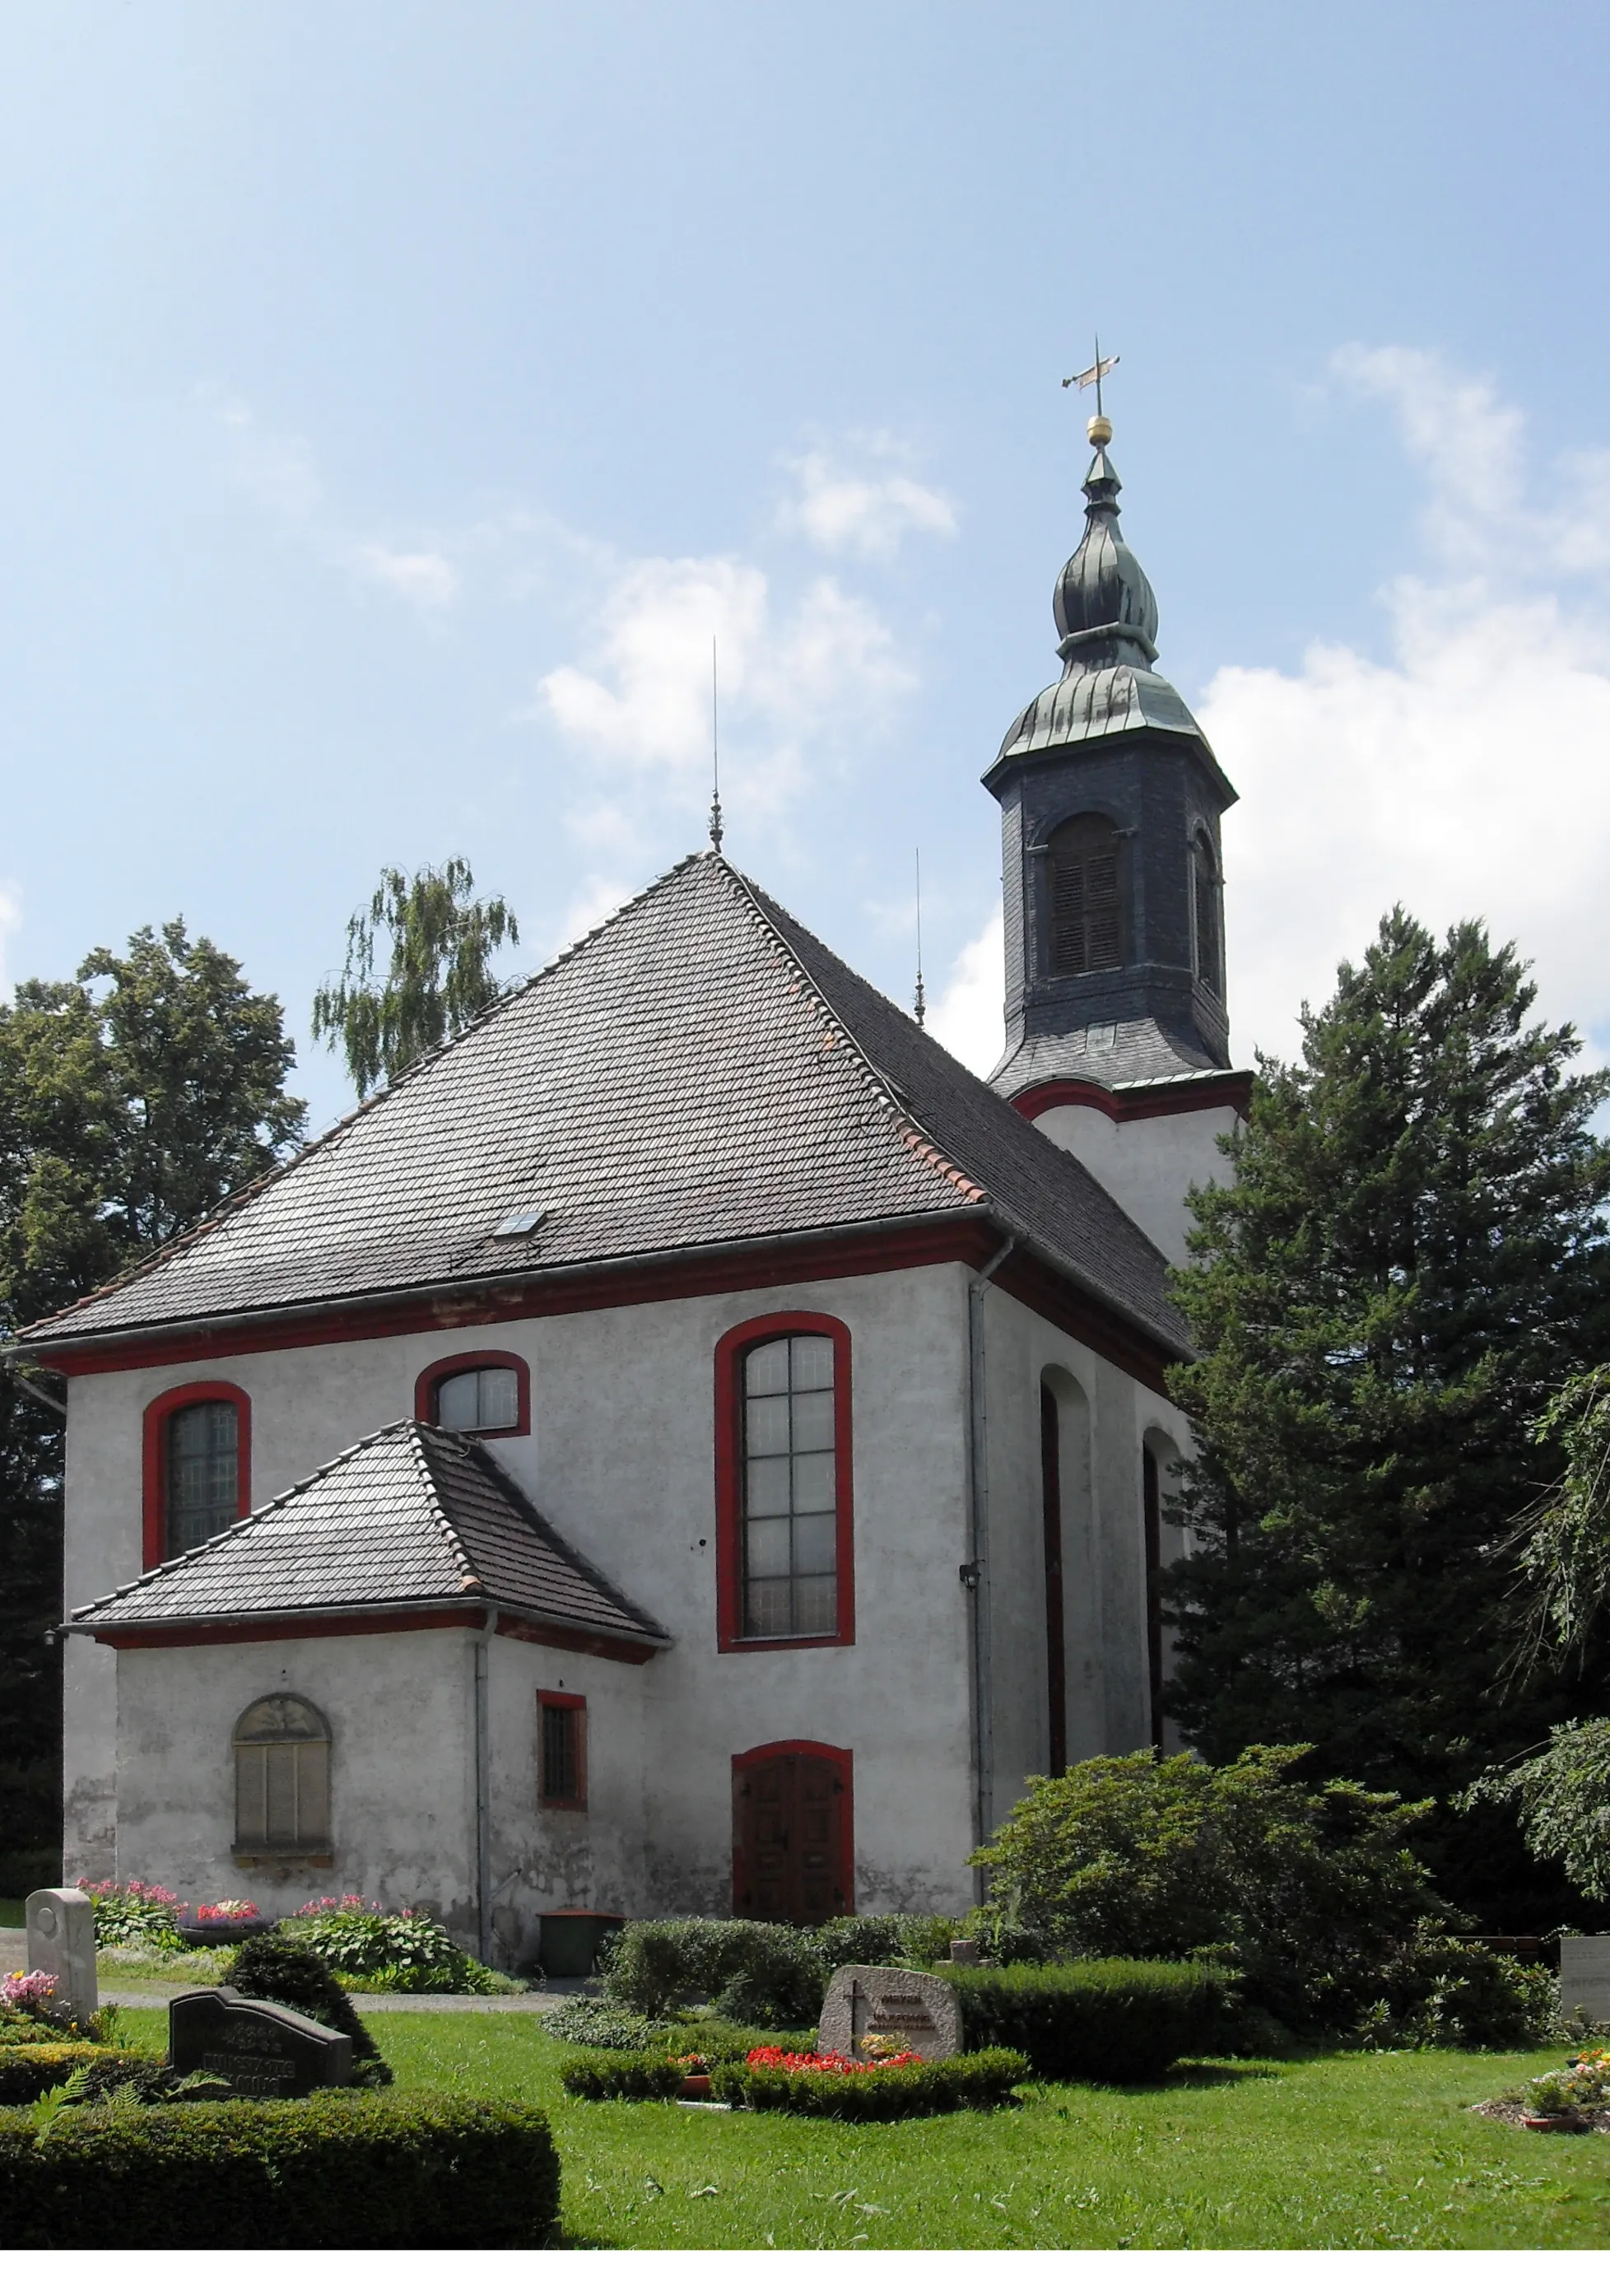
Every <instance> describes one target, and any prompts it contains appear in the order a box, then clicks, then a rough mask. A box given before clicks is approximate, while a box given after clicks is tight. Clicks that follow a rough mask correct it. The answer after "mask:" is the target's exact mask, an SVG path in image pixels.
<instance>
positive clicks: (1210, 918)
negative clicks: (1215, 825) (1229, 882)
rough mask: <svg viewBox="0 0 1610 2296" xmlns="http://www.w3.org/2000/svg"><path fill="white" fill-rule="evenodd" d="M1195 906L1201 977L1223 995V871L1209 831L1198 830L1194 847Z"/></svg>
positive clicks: (1198, 977)
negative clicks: (1220, 935) (1216, 860)
mask: <svg viewBox="0 0 1610 2296" xmlns="http://www.w3.org/2000/svg"><path fill="white" fill-rule="evenodd" d="M1190 876H1191V897H1192V898H1191V906H1192V908H1193V910H1194V912H1195V916H1196V935H1197V979H1198V980H1200V981H1201V982H1202V983H1203V984H1204V986H1205V987H1206V988H1211V989H1212V990H1213V992H1214V996H1222V995H1223V993H1224V992H1223V988H1222V975H1221V972H1220V965H1219V883H1218V877H1219V873H1218V870H1217V869H1216V868H1215V866H1214V849H1213V847H1212V846H1211V845H1210V844H1209V842H1208V840H1207V835H1206V832H1205V831H1203V830H1200V829H1199V830H1197V833H1196V835H1195V837H1194V838H1193V839H1192V840H1191V848H1190Z"/></svg>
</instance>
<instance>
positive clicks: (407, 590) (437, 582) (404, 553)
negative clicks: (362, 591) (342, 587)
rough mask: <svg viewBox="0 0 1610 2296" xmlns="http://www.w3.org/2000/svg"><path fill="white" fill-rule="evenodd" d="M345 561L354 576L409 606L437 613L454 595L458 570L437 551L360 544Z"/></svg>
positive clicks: (356, 545)
mask: <svg viewBox="0 0 1610 2296" xmlns="http://www.w3.org/2000/svg"><path fill="white" fill-rule="evenodd" d="M347 563H348V565H349V566H351V567H352V569H353V570H354V572H355V573H358V574H361V575H363V576H364V578H366V579H367V580H369V581H372V582H374V583H376V584H378V585H379V586H380V588H381V589H382V590H389V591H391V592H392V593H393V594H394V595H395V596H396V597H399V598H401V599H403V600H404V601H405V603H407V604H408V605H411V606H421V607H425V608H429V609H433V610H435V611H438V612H439V611H441V610H442V609H443V608H444V607H446V606H450V605H452V603H453V602H454V599H455V598H456V597H457V595H458V588H459V575H458V569H457V567H456V566H454V564H453V562H452V561H451V560H450V559H448V558H446V557H445V556H444V555H443V553H441V552H440V551H439V550H388V549H387V548H386V547H385V545H383V544H382V543H379V542H360V543H356V544H355V545H354V546H353V547H352V549H351V550H349V551H348V553H347Z"/></svg>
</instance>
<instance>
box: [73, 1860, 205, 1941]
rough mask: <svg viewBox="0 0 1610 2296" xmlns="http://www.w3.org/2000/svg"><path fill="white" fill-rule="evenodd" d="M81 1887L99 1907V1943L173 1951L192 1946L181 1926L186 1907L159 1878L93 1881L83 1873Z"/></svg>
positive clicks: (97, 1937) (96, 1907)
mask: <svg viewBox="0 0 1610 2296" xmlns="http://www.w3.org/2000/svg"><path fill="white" fill-rule="evenodd" d="M78 1887H79V1889H81V1890H84V1891H85V1892H86V1895H87V1896H88V1898H89V1899H90V1901H91V1903H92V1904H93V1906H94V1909H95V1943H96V1945H97V1946H98V1947H99V1946H131V1947H141V1948H145V1949H147V1950H154V1951H156V1952H158V1953H170V1954H182V1953H184V1952H185V1951H187V1950H188V1948H187V1947H186V1944H185V1940H184V1939H183V1938H182V1937H181V1936H180V1935H179V1931H178V1928H177V1923H178V1918H179V1915H181V1914H182V1913H184V1910H185V1908H184V1905H183V1904H182V1903H181V1902H180V1900H179V1899H178V1898H176V1896H175V1895H174V1893H173V1891H172V1890H168V1889H164V1888H163V1886H162V1884H161V1883H160V1882H138V1881H129V1882H91V1881H89V1880H88V1879H87V1878H86V1877H85V1876H83V1875H80V1877H79V1881H78Z"/></svg>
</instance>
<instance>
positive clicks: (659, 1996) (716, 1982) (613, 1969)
mask: <svg viewBox="0 0 1610 2296" xmlns="http://www.w3.org/2000/svg"><path fill="white" fill-rule="evenodd" d="M825 1983H826V1980H825V1979H824V1978H823V1976H822V1974H821V1963H820V1960H819V1958H818V1956H816V1954H815V1953H814V1952H813V1950H812V1947H811V1943H810V1933H809V1932H808V1931H803V1930H796V1929H790V1928H789V1927H788V1926H787V1925H786V1924H784V1923H780V1922H728V1921H711V1920H706V1919H702V1918H697V1917H695V1918H690V1919H687V1920H683V1921H665V1922H628V1923H626V1925H625V1928H624V1929H623V1930H621V1931H618V1932H617V1935H616V1936H615V1937H614V1938H613V1939H611V1940H610V1942H609V1948H608V1952H607V1956H606V1958H605V1961H604V1965H603V1985H604V1992H605V1994H606V1995H607V1996H608V1997H609V1999H610V2000H611V2001H618V2002H622V2003H624V2004H625V2006H626V2007H627V2008H630V2009H635V2010H637V2011H638V2012H639V2013H640V2014H641V2015H642V2016H645V2017H658V2016H662V2015H663V2014H664V2013H665V2012H666V2010H667V2009H669V2008H671V2007H672V2006H673V2005H674V2004H675V2003H676V2002H678V2001H681V2000H710V1999H714V2001H715V2005H716V2008H717V2009H718V2010H719V2011H720V2012H721V2013H722V2015H723V2016H725V2017H731V2018H732V2019H733V2020H734V2021H736V2022H738V2023H740V2024H756V2025H789V2024H803V2023H805V2022H807V2021H809V2020H811V2019H812V2018H813V2017H814V2016H815V2015H816V2013H817V2012H818V2010H819V2009H820V2008H821V1997H822V1992H823V1989H824V1987H825Z"/></svg>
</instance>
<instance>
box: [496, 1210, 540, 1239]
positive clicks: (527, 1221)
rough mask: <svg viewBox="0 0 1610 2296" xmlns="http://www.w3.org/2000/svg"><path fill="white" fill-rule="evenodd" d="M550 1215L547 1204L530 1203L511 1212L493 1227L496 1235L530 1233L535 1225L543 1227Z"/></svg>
mask: <svg viewBox="0 0 1610 2296" xmlns="http://www.w3.org/2000/svg"><path fill="white" fill-rule="evenodd" d="M547 1217H548V1207H547V1206H546V1204H528V1205H527V1207H526V1208H525V1210H523V1211H518V1212H511V1213H510V1215H509V1217H508V1218H507V1219H504V1220H500V1221H499V1222H498V1224H497V1226H495V1227H494V1229H493V1231H492V1233H493V1234H494V1235H529V1234H530V1233H531V1231H532V1229H533V1228H534V1227H541V1226H542V1224H543V1221H544V1220H545V1219H546V1218H547Z"/></svg>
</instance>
